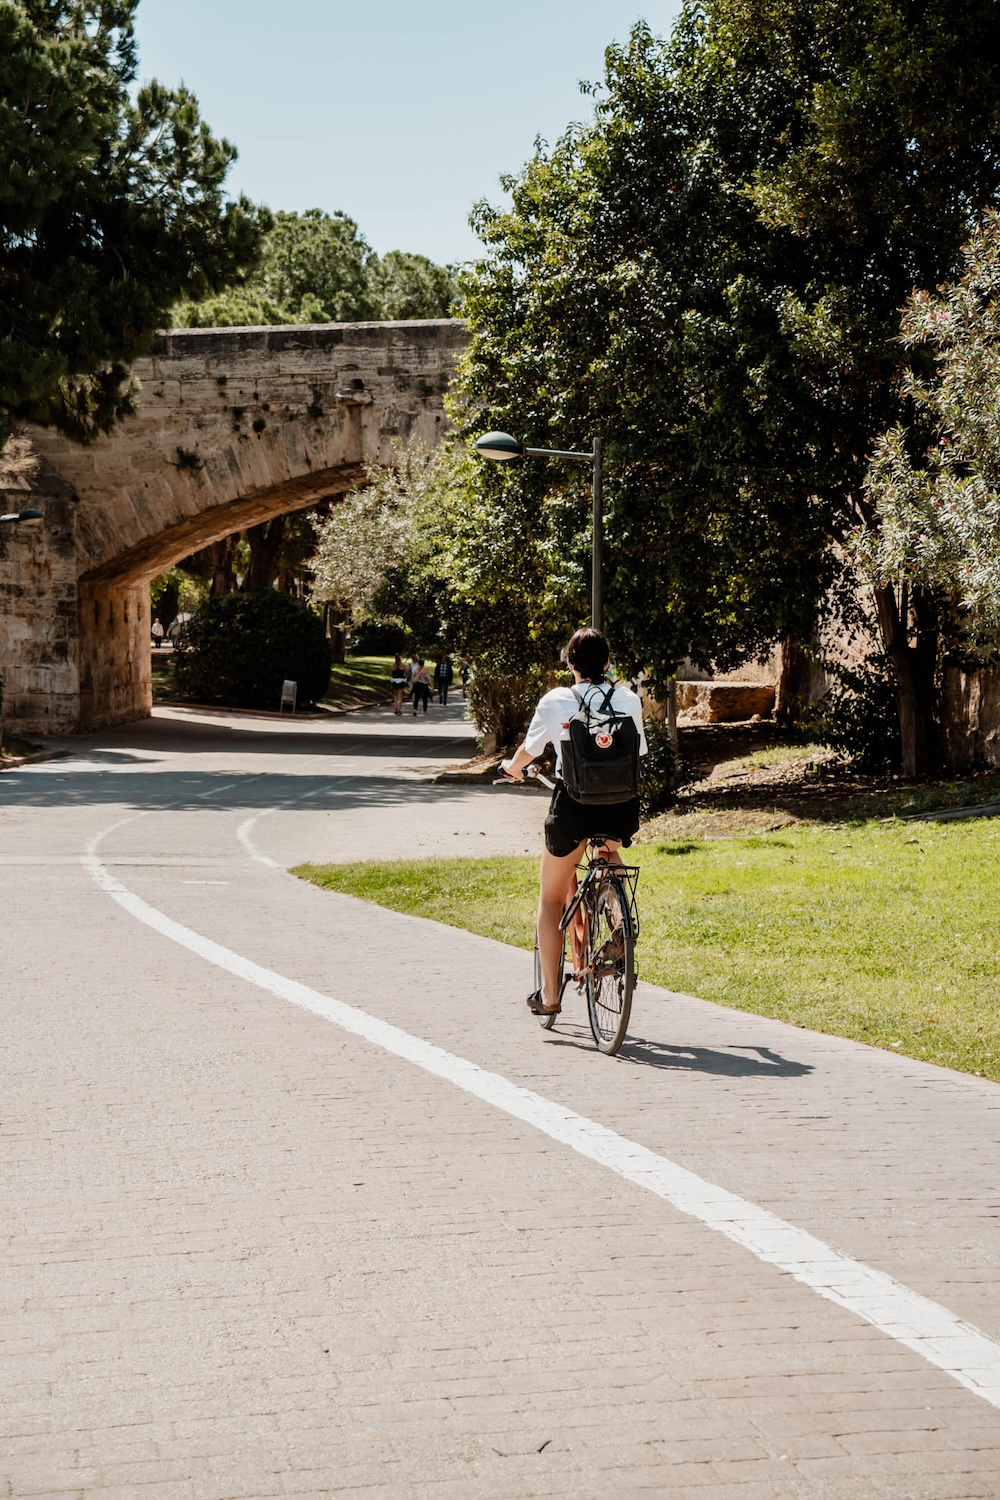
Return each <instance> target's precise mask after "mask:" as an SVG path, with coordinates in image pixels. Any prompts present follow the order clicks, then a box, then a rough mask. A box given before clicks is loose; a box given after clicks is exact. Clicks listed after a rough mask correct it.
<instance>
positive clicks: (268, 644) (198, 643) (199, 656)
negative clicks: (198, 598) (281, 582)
mask: <svg viewBox="0 0 1000 1500" xmlns="http://www.w3.org/2000/svg"><path fill="white" fill-rule="evenodd" d="M174 661H175V670H176V676H177V686H178V688H179V689H180V691H181V693H182V694H183V695H184V697H186V698H194V699H196V700H197V701H199V702H201V703H223V704H226V705H227V706H229V707H231V708H265V709H277V708H278V705H279V703H280V699H281V684H282V683H283V682H284V681H286V680H289V681H292V682H297V683H298V685H299V688H298V701H299V704H300V705H301V704H306V703H316V702H318V701H319V699H320V698H322V696H323V694H324V693H325V692H326V690H327V688H328V686H329V684H330V666H331V661H330V647H329V644H328V642H327V639H326V634H325V632H324V629H323V622H322V620H321V619H320V617H319V615H317V614H316V613H315V612H314V611H313V610H311V609H310V608H309V606H308V605H307V604H302V603H300V601H299V600H297V599H293V598H292V597H291V595H290V594H282V593H279V592H278V590H277V589H248V590H246V592H240V593H236V594H226V595H225V596H224V597H222V598H220V599H208V600H207V601H206V602H205V603H204V604H203V605H202V606H201V608H200V609H199V610H198V613H197V614H196V615H195V616H194V618H193V619H191V620H189V621H188V622H187V624H186V625H185V627H184V629H183V631H182V632H181V638H180V640H179V642H178V649H177V653H176V656H175V658H174Z"/></svg>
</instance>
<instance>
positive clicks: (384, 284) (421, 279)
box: [371, 250, 458, 322]
mask: <svg viewBox="0 0 1000 1500" xmlns="http://www.w3.org/2000/svg"><path fill="white" fill-rule="evenodd" d="M371 280H372V284H373V287H374V289H375V291H376V293H377V300H378V305H379V317H380V318H383V319H385V320H386V321H388V322H396V321H402V320H404V319H406V318H450V317H454V316H455V312H456V306H457V300H458V286H457V284H456V281H455V276H454V273H453V272H452V270H451V269H450V267H448V266H436V265H435V264H434V262H433V261H432V260H428V259H427V256H426V255H409V254H407V253H406V252H405V251H403V250H390V251H389V252H388V254H387V255H383V257H382V259H381V260H380V261H379V262H378V264H377V265H376V266H374V267H373V268H372V271H371Z"/></svg>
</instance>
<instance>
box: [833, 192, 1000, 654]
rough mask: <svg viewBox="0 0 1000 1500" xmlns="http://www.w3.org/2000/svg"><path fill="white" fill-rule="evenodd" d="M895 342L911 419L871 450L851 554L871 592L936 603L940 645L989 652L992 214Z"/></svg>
mask: <svg viewBox="0 0 1000 1500" xmlns="http://www.w3.org/2000/svg"><path fill="white" fill-rule="evenodd" d="M901 338H902V343H903V345H904V347H905V348H907V349H909V350H910V351H911V352H912V354H913V355H914V359H915V364H914V367H913V368H912V369H911V370H910V371H909V372H908V373H907V377H906V393H907V395H908V396H909V397H910V398H911V400H912V402H913V409H914V419H913V420H912V421H911V422H910V423H908V424H906V425H899V426H897V427H895V428H893V429H892V430H891V431H889V432H888V433H886V434H885V435H884V436H883V437H882V438H881V440H880V441H879V443H878V446H877V447H876V450H875V456H874V459H873V461H872V465H871V468H870V470H869V474H868V480H867V496H868V500H869V503H870V506H871V511H872V521H873V524H872V525H870V526H869V527H868V528H866V529H864V530H862V531H861V532H859V535H858V538H857V549H858V552H859V554H860V556H861V558H862V560H863V562H864V564H865V566H866V567H867V569H868V571H869V573H870V575H871V576H872V578H873V579H874V580H875V582H876V584H877V585H878V586H879V587H881V588H888V587H892V586H896V587H897V588H898V587H899V586H900V581H901V580H902V581H903V582H904V586H908V587H909V588H913V587H917V588H921V589H924V590H925V591H927V592H928V593H930V594H932V595H934V596H936V597H937V598H938V600H939V608H940V609H941V612H942V614H944V615H945V621H946V625H947V626H950V629H947V632H946V636H945V640H944V645H945V646H946V647H949V648H950V649H951V650H952V651H955V650H962V651H964V653H967V654H972V655H975V653H976V652H977V651H978V652H980V653H985V654H990V653H993V652H995V651H996V649H997V646H998V644H1000V425H998V421H997V418H998V413H1000V361H998V352H1000V213H998V212H997V211H996V210H991V211H990V212H988V213H987V214H986V215H985V216H984V218H983V221H982V223H981V224H980V226H979V228H978V229H977V231H976V233H975V235H974V236H973V237H972V240H971V241H970V243H969V244H968V246H967V247H966V249H965V251H964V254H963V274H962V275H961V277H960V278H959V279H958V280H957V281H955V282H954V283H953V284H952V285H950V286H944V287H942V288H941V289H940V290H939V291H938V292H937V293H936V294H933V293H929V292H926V291H921V292H918V293H916V294H915V295H914V296H913V298H912V299H911V300H910V303H909V305H908V307H907V309H906V312H905V314H904V317H903V321H902V333H901ZM928 351H929V352H930V355H931V357H932V361H933V364H932V368H930V369H928V368H927V363H928V362H927V357H926V356H927V354H928Z"/></svg>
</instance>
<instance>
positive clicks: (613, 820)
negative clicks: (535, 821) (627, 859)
mask: <svg viewBox="0 0 1000 1500" xmlns="http://www.w3.org/2000/svg"><path fill="white" fill-rule="evenodd" d="M638 827H639V799H638V797H632V798H631V799H630V800H629V801H628V802H608V803H606V804H605V805H604V806H590V805H589V804H586V805H585V804H584V803H582V802H574V800H573V798H572V797H571V796H570V794H569V792H567V790H566V788H565V787H564V786H563V784H562V782H561V781H560V782H557V783H556V789H555V791H554V792H553V793H552V801H551V802H550V803H549V811H548V815H547V817H546V819H545V847H546V849H547V850H548V851H549V853H550V854H555V855H556V856H557V857H558V858H559V859H564V858H565V857H566V855H567V854H572V853H573V852H574V850H576V849H578V848H579V847H580V845H581V844H582V843H583V841H584V839H589V838H593V837H594V835H595V834H599V835H601V836H602V837H603V838H606V839H614V840H615V842H616V843H620V844H624V845H625V847H626V849H627V848H628V846H629V844H631V842H632V835H633V834H634V833H635V832H636V831H637V830H638Z"/></svg>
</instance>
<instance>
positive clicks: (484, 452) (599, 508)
mask: <svg viewBox="0 0 1000 1500" xmlns="http://www.w3.org/2000/svg"><path fill="white" fill-rule="evenodd" d="M472 446H473V447H474V448H475V450H476V452H477V453H478V454H479V456H480V458H491V459H495V460H498V461H499V462H501V463H509V462H510V460H511V459H513V458H566V459H569V461H570V463H576V464H590V472H591V477H592V481H593V485H592V507H591V531H590V535H591V567H590V623H591V624H592V625H593V627H594V629H595V630H603V629H604V588H603V562H604V473H603V443H602V441H601V439H600V438H599V437H595V439H594V450H593V452H592V453H580V452H579V451H578V450H577V449H574V448H568V449H567V448H528V447H526V446H525V444H524V443H521V442H518V440H517V438H515V437H511V435H510V433H509V432H488V433H487V434H486V436H485V437H481V438H478V439H477V440H476V442H475V443H473V445H472Z"/></svg>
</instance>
